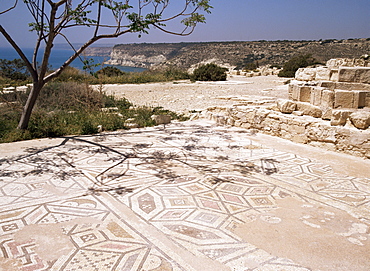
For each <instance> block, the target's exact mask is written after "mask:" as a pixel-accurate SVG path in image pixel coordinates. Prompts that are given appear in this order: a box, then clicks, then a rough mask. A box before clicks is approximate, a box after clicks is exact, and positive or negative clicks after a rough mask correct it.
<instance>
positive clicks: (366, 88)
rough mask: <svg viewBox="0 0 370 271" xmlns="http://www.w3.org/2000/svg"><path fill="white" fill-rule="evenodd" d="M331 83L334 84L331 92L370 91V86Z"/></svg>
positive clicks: (351, 83)
mask: <svg viewBox="0 0 370 271" xmlns="http://www.w3.org/2000/svg"><path fill="white" fill-rule="evenodd" d="M333 83H334V86H333V90H334V89H343V90H364V91H370V84H364V83H353V82H333ZM330 89H331V88H330Z"/></svg>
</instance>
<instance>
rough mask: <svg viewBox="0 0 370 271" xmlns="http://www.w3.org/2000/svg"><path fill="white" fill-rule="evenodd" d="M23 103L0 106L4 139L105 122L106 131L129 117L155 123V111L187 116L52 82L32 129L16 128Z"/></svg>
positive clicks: (89, 128) (94, 128)
mask: <svg viewBox="0 0 370 271" xmlns="http://www.w3.org/2000/svg"><path fill="white" fill-rule="evenodd" d="M102 107H118V111H117V112H102V110H101V108H102ZM21 111H22V108H21V104H20V103H7V104H5V105H3V106H1V107H0V142H1V143H2V142H14V141H19V140H27V139H34V138H43V137H58V136H64V135H79V134H94V133H97V132H98V126H99V125H101V126H102V127H103V129H104V130H105V131H114V130H117V129H126V127H125V120H127V119H128V118H133V119H135V123H137V124H138V125H139V126H141V127H145V126H153V125H154V124H155V123H154V121H153V120H152V119H151V115H153V114H170V115H171V116H172V119H180V120H185V119H184V118H183V117H182V116H179V115H177V114H176V113H174V112H170V111H168V110H163V109H162V108H159V107H157V108H149V107H136V108H132V104H131V103H130V102H129V101H128V100H126V99H125V98H122V99H116V98H115V97H113V96H107V95H105V94H104V93H101V92H99V91H93V90H92V89H91V88H90V87H89V86H88V85H87V84H81V83H75V82H51V83H49V84H47V85H46V86H45V88H43V89H42V91H41V92H40V96H39V99H38V101H37V104H36V106H35V109H34V112H33V114H32V115H31V119H30V123H29V126H28V130H26V131H20V130H18V129H16V127H17V124H18V121H19V119H20V115H21Z"/></svg>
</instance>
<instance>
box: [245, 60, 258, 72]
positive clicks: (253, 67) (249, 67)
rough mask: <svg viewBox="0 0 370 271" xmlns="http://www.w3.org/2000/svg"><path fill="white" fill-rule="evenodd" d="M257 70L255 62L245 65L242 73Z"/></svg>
mask: <svg viewBox="0 0 370 271" xmlns="http://www.w3.org/2000/svg"><path fill="white" fill-rule="evenodd" d="M257 68H258V61H256V62H250V63H248V64H246V65H245V66H244V68H243V70H244V71H253V70H256V69H257Z"/></svg>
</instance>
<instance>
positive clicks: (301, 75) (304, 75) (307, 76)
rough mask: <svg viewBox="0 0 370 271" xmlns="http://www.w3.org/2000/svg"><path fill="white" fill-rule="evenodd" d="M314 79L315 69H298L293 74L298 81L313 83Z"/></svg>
mask: <svg viewBox="0 0 370 271" xmlns="http://www.w3.org/2000/svg"><path fill="white" fill-rule="evenodd" d="M315 77H316V68H299V69H298V70H297V71H296V73H295V79H296V80H299V81H313V80H315Z"/></svg>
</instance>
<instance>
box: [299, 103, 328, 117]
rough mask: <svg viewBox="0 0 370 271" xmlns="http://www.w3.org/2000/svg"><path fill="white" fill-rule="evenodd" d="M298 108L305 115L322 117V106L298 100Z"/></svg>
mask: <svg viewBox="0 0 370 271" xmlns="http://www.w3.org/2000/svg"><path fill="white" fill-rule="evenodd" d="M297 110H298V111H302V112H303V115H307V116H311V117H314V118H321V116H322V110H321V109H320V107H318V106H315V105H312V104H310V103H305V102H297Z"/></svg>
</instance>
